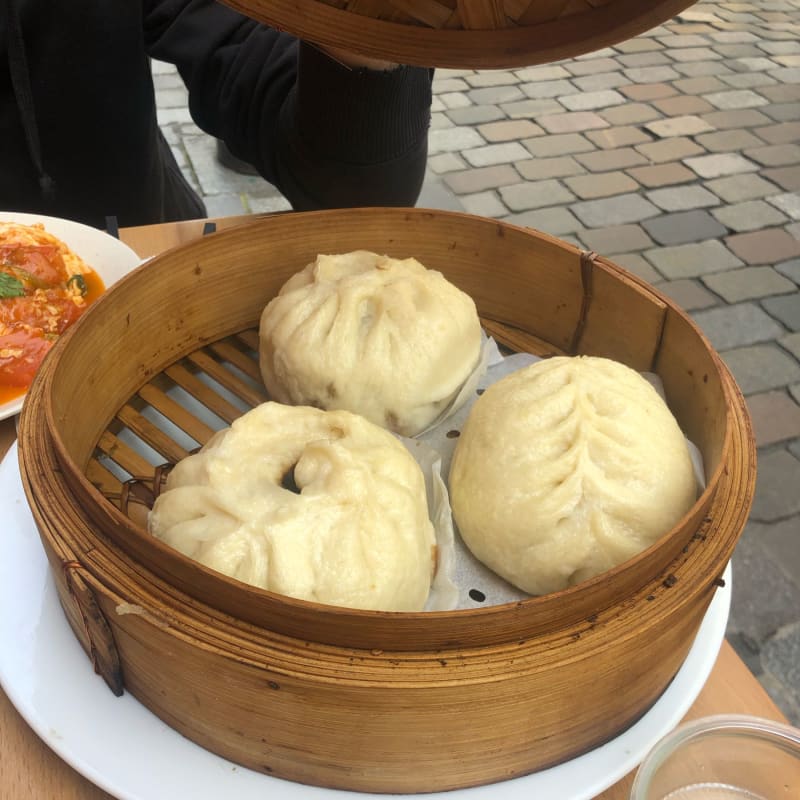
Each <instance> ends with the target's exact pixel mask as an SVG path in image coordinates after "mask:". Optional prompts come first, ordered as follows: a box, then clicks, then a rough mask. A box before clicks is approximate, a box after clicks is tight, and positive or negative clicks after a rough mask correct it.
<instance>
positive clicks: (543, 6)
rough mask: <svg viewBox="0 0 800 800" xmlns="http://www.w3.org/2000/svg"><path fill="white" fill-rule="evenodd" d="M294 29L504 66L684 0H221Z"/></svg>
mask: <svg viewBox="0 0 800 800" xmlns="http://www.w3.org/2000/svg"><path fill="white" fill-rule="evenodd" d="M224 2H225V3H226V4H227V5H229V6H232V7H233V8H235V9H236V10H237V11H240V12H242V13H243V14H246V15H247V16H249V17H252V18H253V19H256V20H259V21H260V22H264V23H266V24H268V25H271V26H272V27H275V28H279V29H281V30H284V31H287V32H289V33H292V34H294V35H295V36H298V37H300V38H301V39H305V40H307V41H309V42H313V43H315V44H318V45H322V46H328V47H338V48H343V49H345V50H349V51H351V52H353V53H359V54H361V55H364V56H369V57H371V58H379V59H385V60H388V61H394V62H397V63H400V64H413V65H417V66H423V67H450V68H456V69H510V68H514V67H524V66H531V65H534V64H544V63H548V62H551V61H558V60H559V59H562V58H570V57H572V56H577V55H581V54H582V53H588V52H591V51H592V50H598V49H600V48H602V47H608V46H609V45H613V44H616V43H617V42H621V41H623V40H625V39H629V38H631V37H633V36H636V35H638V34H640V33H642V32H644V31H646V30H649V29H650V28H653V27H655V26H657V25H660V24H661V23H662V22H665V21H666V20H668V19H670V18H671V17H673V16H675V15H676V14H678V13H679V12H681V11H683V10H684V9H685V8H687V7H688V6H690V5H691V2H690V1H689V0H224Z"/></svg>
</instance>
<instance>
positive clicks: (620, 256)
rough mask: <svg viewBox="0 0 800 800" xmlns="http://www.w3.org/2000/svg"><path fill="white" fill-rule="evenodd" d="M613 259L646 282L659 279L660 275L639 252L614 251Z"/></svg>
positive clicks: (655, 281)
mask: <svg viewBox="0 0 800 800" xmlns="http://www.w3.org/2000/svg"><path fill="white" fill-rule="evenodd" d="M613 261H614V263H616V264H619V266H621V267H624V268H625V269H627V270H628V272H632V273H633V274H634V275H637V276H638V277H640V278H641V279H642V280H643V281H647V282H648V283H657V282H658V281H660V280H661V275H659V274H658V272H656V270H655V269H653V267H652V265H651V264H650V263H649V262H647V261H645V259H644V258H642V256H641V255H639V253H615V254H614V259H613Z"/></svg>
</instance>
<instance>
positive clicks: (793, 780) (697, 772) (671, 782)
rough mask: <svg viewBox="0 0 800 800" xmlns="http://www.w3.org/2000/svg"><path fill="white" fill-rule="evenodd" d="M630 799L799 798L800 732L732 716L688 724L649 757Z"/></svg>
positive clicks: (722, 799) (749, 799)
mask: <svg viewBox="0 0 800 800" xmlns="http://www.w3.org/2000/svg"><path fill="white" fill-rule="evenodd" d="M631 800H800V729H798V728H793V727H792V726H790V725H782V724H780V723H778V722H772V721H771V720H767V719H759V718H758V717H748V716H740V715H733V714H725V715H720V716H714V717H705V718H704V719H698V720H695V721H694V722H688V723H686V724H684V725H681V726H680V727H678V728H676V729H675V730H674V731H672V733H669V734H667V735H666V736H665V737H664V738H663V739H661V741H660V742H658V743H657V744H656V745H655V747H654V748H653V749H652V750H651V751H650V752H649V753H648V755H647V756H646V758H645V760H644V761H643V762H642V764H641V766H640V767H639V769H638V771H637V773H636V777H635V779H634V781H633V788H632V790H631Z"/></svg>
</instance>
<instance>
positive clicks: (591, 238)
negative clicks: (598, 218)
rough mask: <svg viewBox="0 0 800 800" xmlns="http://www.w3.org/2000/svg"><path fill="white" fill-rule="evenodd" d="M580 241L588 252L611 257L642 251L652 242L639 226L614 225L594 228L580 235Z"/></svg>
mask: <svg viewBox="0 0 800 800" xmlns="http://www.w3.org/2000/svg"><path fill="white" fill-rule="evenodd" d="M579 236H580V240H581V241H582V242H583V243H584V244H585V245H586V247H587V248H588V249H589V250H594V251H595V252H597V253H603V254H606V255H609V256H613V255H614V254H616V253H627V252H629V251H636V250H644V249H645V248H647V247H651V246H652V244H653V240H652V239H651V238H650V237H649V236H648V235H647V233H646V232H645V231H644V230H643V229H642V227H641V226H640V225H614V226H612V227H610V228H594V229H592V230H585V231H582V232H581V233H580V235H579Z"/></svg>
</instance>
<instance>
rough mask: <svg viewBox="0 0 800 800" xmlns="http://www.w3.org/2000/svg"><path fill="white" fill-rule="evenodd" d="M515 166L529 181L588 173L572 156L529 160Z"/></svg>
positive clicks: (516, 163)
mask: <svg viewBox="0 0 800 800" xmlns="http://www.w3.org/2000/svg"><path fill="white" fill-rule="evenodd" d="M514 166H515V167H516V168H517V171H518V172H519V174H520V175H522V177H523V178H526V179H527V180H529V181H540V180H545V179H547V178H563V177H566V176H567V175H580V174H581V173H583V172H586V168H585V167H584V166H583V165H582V164H579V163H578V162H577V161H576V160H575V159H574V158H573V157H572V156H555V157H553V158H535V159H527V160H525V161H517V162H515V164H514Z"/></svg>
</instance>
